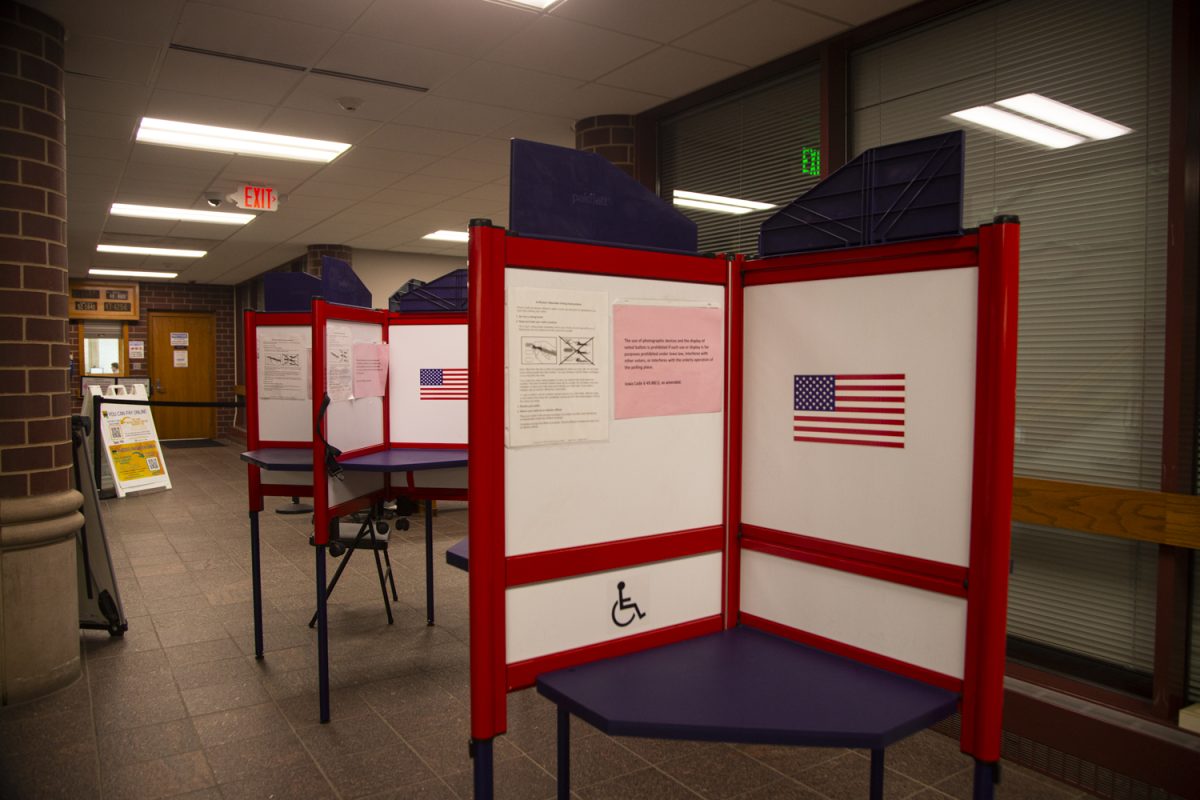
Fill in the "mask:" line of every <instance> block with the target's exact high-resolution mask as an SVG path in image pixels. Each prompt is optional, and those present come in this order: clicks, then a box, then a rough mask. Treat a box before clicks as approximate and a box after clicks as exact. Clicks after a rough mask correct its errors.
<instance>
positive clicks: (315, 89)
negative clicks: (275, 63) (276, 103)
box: [283, 75, 423, 122]
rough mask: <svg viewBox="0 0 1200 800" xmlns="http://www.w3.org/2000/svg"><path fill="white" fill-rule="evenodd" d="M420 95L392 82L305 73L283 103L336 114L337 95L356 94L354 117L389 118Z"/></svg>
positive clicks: (386, 120)
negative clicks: (363, 80) (365, 80)
mask: <svg viewBox="0 0 1200 800" xmlns="http://www.w3.org/2000/svg"><path fill="white" fill-rule="evenodd" d="M422 96H423V95H422V93H421V92H410V91H406V90H404V89H396V88H394V87H391V86H376V85H374V84H370V83H363V82H362V81H352V80H347V79H345V78H330V77H328V76H325V75H305V76H304V79H303V80H301V81H300V83H299V85H297V86H296V88H295V89H294V90H293V91H292V92H291V94H289V95H288V96H287V99H285V100H284V101H283V105H284V106H286V107H288V108H299V109H304V110H307V111H320V112H322V113H326V114H335V113H338V111H339V110H340V109H339V106H338V100H337V99H338V98H339V97H355V98H359V99H360V100H361V101H362V102H361V103H359V106H358V109H357V110H356V111H355V112H353V113H354V115H355V116H356V117H362V118H364V119H371V120H376V121H380V122H388V121H390V120H392V119H393V118H395V117H396V115H398V114H400V113H401V112H402V111H404V110H405V109H407V108H408V107H410V106H411V105H413V104H414V103H416V102H417V101H418V100H420V99H421V97H422Z"/></svg>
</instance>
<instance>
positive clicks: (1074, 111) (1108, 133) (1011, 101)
mask: <svg viewBox="0 0 1200 800" xmlns="http://www.w3.org/2000/svg"><path fill="white" fill-rule="evenodd" d="M996 105H998V106H1004V107H1005V108H1008V109H1011V110H1013V111H1019V112H1021V113H1022V114H1024V115H1025V116H1027V117H1034V118H1036V119H1040V120H1041V121H1042V122H1049V123H1050V124H1051V125H1057V126H1058V127H1060V128H1066V129H1067V130H1069V131H1074V132H1075V133H1079V134H1083V135H1084V136H1086V137H1088V138H1089V139H1113V138H1115V137H1117V136H1124V135H1125V134H1127V133H1130V132H1131V131H1132V129H1131V128H1126V127H1125V126H1124V125H1118V124H1117V123H1115V122H1110V121H1108V120H1106V119H1104V118H1103V117H1097V116H1096V115H1095V114H1089V113H1088V112H1086V111H1080V110H1079V109H1078V108H1075V107H1074V106H1069V105H1067V104H1066V103H1060V102H1058V101H1057V100H1051V99H1050V98H1049V97H1042V96H1041V95H1040V94H1023V95H1020V96H1018V97H1010V98H1008V99H1006V100H997V101H996Z"/></svg>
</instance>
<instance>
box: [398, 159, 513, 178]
mask: <svg viewBox="0 0 1200 800" xmlns="http://www.w3.org/2000/svg"><path fill="white" fill-rule="evenodd" d="M420 172H421V174H422V175H433V176H435V177H438V178H459V179H461V180H465V181H474V182H475V184H476V185H479V184H483V183H487V182H488V181H491V180H495V179H496V178H498V177H500V176H501V175H503V174H505V173H507V172H508V164H507V163H497V162H491V163H486V162H483V161H467V160H465V159H461V158H443V159H442V160H440V161H435V162H434V163H432V164H430V165H429V166H427V167H425V168H424V169H422V170H421V171H420Z"/></svg>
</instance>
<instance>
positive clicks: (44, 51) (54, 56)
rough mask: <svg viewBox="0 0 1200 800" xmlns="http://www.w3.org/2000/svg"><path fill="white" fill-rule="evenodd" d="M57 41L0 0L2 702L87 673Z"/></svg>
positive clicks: (59, 37)
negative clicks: (82, 652) (82, 649)
mask: <svg viewBox="0 0 1200 800" xmlns="http://www.w3.org/2000/svg"><path fill="white" fill-rule="evenodd" d="M63 40H64V37H63V28H62V26H61V25H60V24H58V23H57V22H56V21H54V20H53V19H51V18H50V17H47V16H46V15H45V14H43V13H41V12H40V11H35V10H33V9H32V8H29V7H27V6H24V5H20V4H18V3H14V2H10V0H0V704H6V703H11V702H15V701H18V700H23V699H27V698H29V697H36V696H38V695H41V694H45V693H46V692H48V691H51V690H53V689H56V688H59V687H60V686H63V685H65V684H66V683H69V682H70V681H71V680H73V679H74V678H76V677H78V675H79V627H78V626H79V612H78V606H77V600H76V566H75V533H76V532H77V531H78V530H79V526H80V524H82V522H83V518H82V516H80V514H79V511H78V509H79V506H80V503H81V501H82V496H81V495H80V494H79V493H78V492H77V491H75V489H74V488H73V487H74V485H75V484H74V479H73V476H72V473H71V449H72V448H71V434H70V424H69V418H68V417H69V414H70V395H69V394H68V387H67V370H68V366H69V363H70V349H69V345H68V344H67V294H66V292H67V248H66V218H67V204H66V148H65V146H64V141H65V134H64V113H63V109H64V103H63Z"/></svg>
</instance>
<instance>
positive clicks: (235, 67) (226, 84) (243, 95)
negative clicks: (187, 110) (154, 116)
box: [156, 50, 300, 105]
mask: <svg viewBox="0 0 1200 800" xmlns="http://www.w3.org/2000/svg"><path fill="white" fill-rule="evenodd" d="M299 80H300V73H298V72H295V71H293V70H288V69H279V68H278V67H268V66H264V65H262V64H247V63H245V62H241V61H230V60H228V59H224V58H215V57H213V56H205V55H199V54H197V53H185V52H182V51H180V50H171V51H169V52H168V53H167V56H166V58H165V59H163V65H162V69H161V70H160V71H159V74H158V83H157V85H156V88H161V89H173V90H175V91H178V92H191V93H193V94H202V95H207V96H209V97H220V98H224V99H226V100H240V101H242V102H244V103H265V104H267V105H276V104H277V103H279V101H280V100H281V99H282V98H283V97H284V96H285V95H286V94H287V93H288V92H289V91H291V89H292V88H293V87H294V86H295V85H296V84H297V82H298V81H299Z"/></svg>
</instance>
